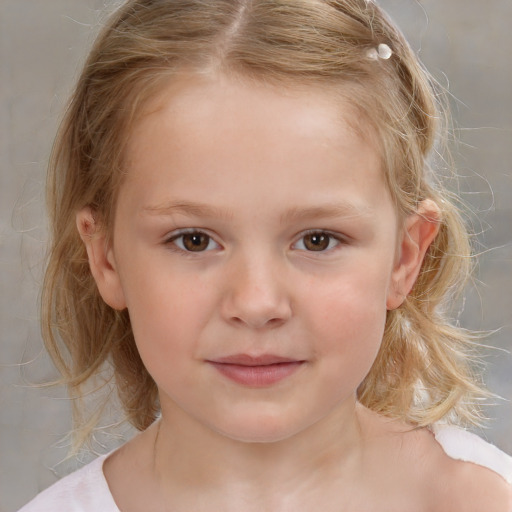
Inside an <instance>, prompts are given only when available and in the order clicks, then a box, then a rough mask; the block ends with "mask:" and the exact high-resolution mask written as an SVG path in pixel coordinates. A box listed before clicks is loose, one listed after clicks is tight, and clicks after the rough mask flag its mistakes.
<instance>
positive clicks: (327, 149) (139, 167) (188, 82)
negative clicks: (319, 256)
mask: <svg viewBox="0 0 512 512" xmlns="http://www.w3.org/2000/svg"><path fill="white" fill-rule="evenodd" d="M377 148H378V145H377V144H376V143H375V135H374V132H373V130H372V129H371V128H370V125H369V124H368V123H366V122H364V121H363V118H362V116H360V115H359V114H358V110H357V109H356V107H355V106H354V105H353V104H351V103H350V102H348V101H347V100H346V99H343V97H342V95H340V94H337V93H335V92H334V91H333V90H331V89H328V88H323V87H322V88H321V87H305V86H302V87H298V86H293V87H281V88H277V87H276V86H275V85H272V86H270V85H265V84H261V83H250V82H247V81H244V82H241V81H236V80H233V79H228V78H226V77H222V76H221V77H215V78H212V77H204V76H203V77H197V76H192V77H190V76H184V77H183V78H182V79H181V80H174V81H173V82H172V83H169V84H168V85H167V86H166V87H164V88H163V89H162V90H161V92H160V93H159V94H158V96H156V97H154V98H153V99H152V100H151V101H150V102H149V103H148V104H147V105H146V108H145V109H144V111H143V113H142V115H141V116H140V117H139V118H138V120H137V122H136V123H135V125H134V127H133V130H132V132H131V134H130V137H129V141H128V146H127V151H126V155H125V157H126V158H125V163H126V166H127V169H126V170H127V176H126V181H127V182H128V183H132V184H133V183H135V185H136V186H137V187H140V186H141V185H142V184H143V183H144V184H145V185H147V184H148V183H153V184H154V185H155V187H157V185H158V186H159V187H160V189H161V190H162V194H161V195H162V202H165V197H163V196H164V195H165V194H166V192H165V190H167V191H176V190H178V188H179V190H180V191H181V192H183V194H184V195H189V196H190V195H193V193H194V191H195V192H198V191H200V193H204V194H207V195H209V196H216V197H217V199H218V200H219V201H220V202H222V201H224V199H226V200H229V193H230V191H234V190H235V189H236V187H239V189H237V191H240V193H246V194H249V192H250V191H251V190H252V192H253V193H252V196H254V197H256V196H257V195H258V191H259V190H260V188H261V187H262V186H263V188H264V186H265V185H267V187H273V189H277V188H279V190H280V194H281V197H282V199H283V200H284V199H286V198H288V199H290V201H291V200H292V198H293V194H297V193H299V192H300V193H302V194H304V193H305V192H306V191H308V196H310V197H311V199H312V202H314V201H316V199H314V198H313V194H314V190H317V191H322V192H321V193H322V194H324V193H326V191H329V190H333V189H336V188H337V189H344V190H346V191H350V190H352V191H353V192H354V191H355V190H356V189H357V187H360V188H361V187H362V186H367V185H370V184H373V185H374V187H373V189H374V190H375V191H377V190H378V191H379V193H380V194H381V195H382V189H383V187H384V179H383V176H382V166H381V162H380V154H379V151H378V149H377ZM171 182H172V183H171ZM298 184H302V191H299V187H298ZM155 187H154V188H155ZM373 189H372V190H373ZM369 190H370V189H369ZM139 192H141V190H139ZM153 192H154V190H153ZM319 194H320V192H319ZM267 195H268V193H267ZM152 199H156V198H152ZM187 199H191V198H190V197H187ZM259 199H260V200H263V201H264V200H265V197H263V198H259ZM317 199H318V198H317ZM328 199H329V200H331V198H328ZM354 200H357V197H355V196H354ZM147 201H149V198H147Z"/></svg>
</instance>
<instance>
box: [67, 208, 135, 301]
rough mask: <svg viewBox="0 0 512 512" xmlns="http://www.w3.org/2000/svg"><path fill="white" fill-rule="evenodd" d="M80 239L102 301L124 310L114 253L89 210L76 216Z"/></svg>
mask: <svg viewBox="0 0 512 512" xmlns="http://www.w3.org/2000/svg"><path fill="white" fill-rule="evenodd" d="M76 225H77V228H78V232H79V234H80V238H81V239H82V242H83V243H84V245H85V248H86V250H87V257H88V259H89V267H90V269H91V273H92V276H93V277H94V280H95V281H96V286H97V287H98V290H99V292H100V295H101V296H102V298H103V300H104V301H105V302H106V303H107V304H108V305H109V306H111V307H112V308H114V309H117V310H122V309H125V308H126V302H125V299H124V294H123V289H122V286H121V281H120V278H119V273H118V271H117V268H116V264H115V258H114V253H113V250H112V247H111V245H110V244H109V243H108V241H107V236H106V233H105V232H104V231H103V230H102V229H101V226H99V225H98V223H97V221H96V219H95V216H94V212H93V210H92V209H91V208H89V207H87V208H83V209H82V210H80V211H79V212H78V213H77V215H76Z"/></svg>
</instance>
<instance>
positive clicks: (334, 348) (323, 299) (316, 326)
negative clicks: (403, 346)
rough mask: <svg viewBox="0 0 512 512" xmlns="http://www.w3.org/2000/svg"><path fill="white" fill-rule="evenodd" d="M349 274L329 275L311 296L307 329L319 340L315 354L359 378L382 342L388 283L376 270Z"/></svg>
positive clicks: (368, 367)
mask: <svg viewBox="0 0 512 512" xmlns="http://www.w3.org/2000/svg"><path fill="white" fill-rule="evenodd" d="M350 275H351V277H346V278H345V279H342V278H340V279H331V280H330V284H328V285H327V284H326V286H324V287H323V289H322V291H321V293H316V294H314V296H312V297H311V301H310V304H311V305H312V306H311V310H310V311H311V315H310V321H311V323H312V325H311V327H310V329H311V331H312V333H311V334H312V335H313V336H315V337H316V339H319V340H321V341H320V342H319V343H318V344H317V351H318V352H319V354H318V355H319V356H321V357H322V358H323V359H324V360H325V361H326V364H329V365H331V366H332V371H333V372H335V371H336V369H337V371H340V370H341V369H343V372H345V374H347V375H348V374H353V375H354V378H355V379H356V380H357V378H360V379H361V380H362V379H363V378H364V377H365V376H366V373H367V372H368V371H369V369H370V367H371V365H372V364H373V362H374V360H375V357H376V356H377V353H378V350H379V348H380V345H381V342H382V337H383V334H384V326H385V321H386V289H387V285H386V281H385V280H384V279H383V277H382V274H379V273H371V272H368V273H366V274H365V275H363V274H361V273H360V274H359V276H358V277H357V276H356V275H355V274H354V273H351V274H350ZM338 283H339V284H338ZM357 384H359V382H357Z"/></svg>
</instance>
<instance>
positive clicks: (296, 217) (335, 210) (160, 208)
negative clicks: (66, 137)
mask: <svg viewBox="0 0 512 512" xmlns="http://www.w3.org/2000/svg"><path fill="white" fill-rule="evenodd" d="M143 212H145V213H147V214H149V215H173V214H176V213H178V214H180V213H181V214H184V215H192V216H194V217H213V218H218V219H223V220H231V219H233V218H234V213H233V212H232V211H231V210H227V209H224V208H219V207H216V206H211V205H207V204H203V203H196V202H190V201H177V202H169V203H163V204H160V205H155V206H147V207H145V208H144V209H143ZM370 214H371V208H370V207H369V206H357V205H355V204H353V203H348V202H338V203H327V204H324V205H321V206H308V207H300V206H295V207H293V208H291V209H290V210H288V211H286V212H284V213H283V214H282V215H281V216H280V218H279V221H280V222H281V223H282V224H286V223H288V222H297V221H301V220H309V219H320V218H322V219H325V218H338V217H344V218H347V217H368V216H369V215H370Z"/></svg>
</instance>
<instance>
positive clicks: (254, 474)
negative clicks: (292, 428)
mask: <svg viewBox="0 0 512 512" xmlns="http://www.w3.org/2000/svg"><path fill="white" fill-rule="evenodd" d="M358 416H359V415H358V406H357V405H356V402H355V399H353V400H347V401H346V402H344V403H343V404H341V405H340V406H339V407H337V408H335V410H333V411H332V413H331V414H330V415H329V416H327V417H324V418H323V419H322V420H320V421H318V422H317V423H315V424H314V425H311V426H309V427H307V428H306V429H304V430H302V431H301V432H299V433H296V434H294V435H292V436H290V437H287V438H286V439H283V440H279V441H274V442H267V443H262V442H245V441H239V440H235V439H231V438H228V437H226V436H224V435H222V434H220V433H217V432H215V431H213V430H211V429H209V428H208V427H207V426H205V425H203V424H201V423H199V422H197V421H195V420H194V419H193V418H191V417H190V416H188V415H187V414H185V413H184V412H183V411H182V410H181V409H180V408H178V407H177V406H175V405H174V404H162V418H161V420H160V421H159V424H158V425H157V428H156V429H155V430H154V432H155V433H154V461H153V468H154V473H155V476H156V478H157V479H158V480H159V481H160V482H161V485H162V486H163V487H164V488H165V489H166V492H167V493H168V494H169V495H171V496H172V493H173V492H174V491H175V490H179V492H181V493H183V491H184V490H185V489H189V490H190V492H191V493H200V494H201V496H205V497H206V496H209V495H210V496H212V499H214V498H213V495H215V496H217V497H218V496H225V497H229V499H230V500H231V501H232V502H233V500H232V498H233V496H243V499H244V501H245V500H248V501H249V502H251V500H256V501H252V503H253V505H254V504H255V503H260V504H261V503H263V502H264V503H267V504H269V505H270V504H271V503H276V502H278V501H279V500H282V499H283V496H290V495H292V494H296V495H299V494H301V492H302V494H307V492H308V491H307V490H308V489H311V490H313V489H317V488H320V486H319V485H317V484H318V483H319V482H322V486H321V487H323V488H325V482H326V481H327V482H333V485H334V484H335V483H336V482H339V481H345V482H346V481H347V479H349V480H353V479H354V476H355V475H356V474H358V473H360V465H361V458H362V438H363V437H362V435H361V428H360V424H359V417H358ZM196 495H197V494H196ZM245 505H246V504H245V503H244V506H245ZM229 508H231V507H223V508H222V509H223V510H228V509H229ZM256 508H257V507H256ZM259 510H261V508H259Z"/></svg>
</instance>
